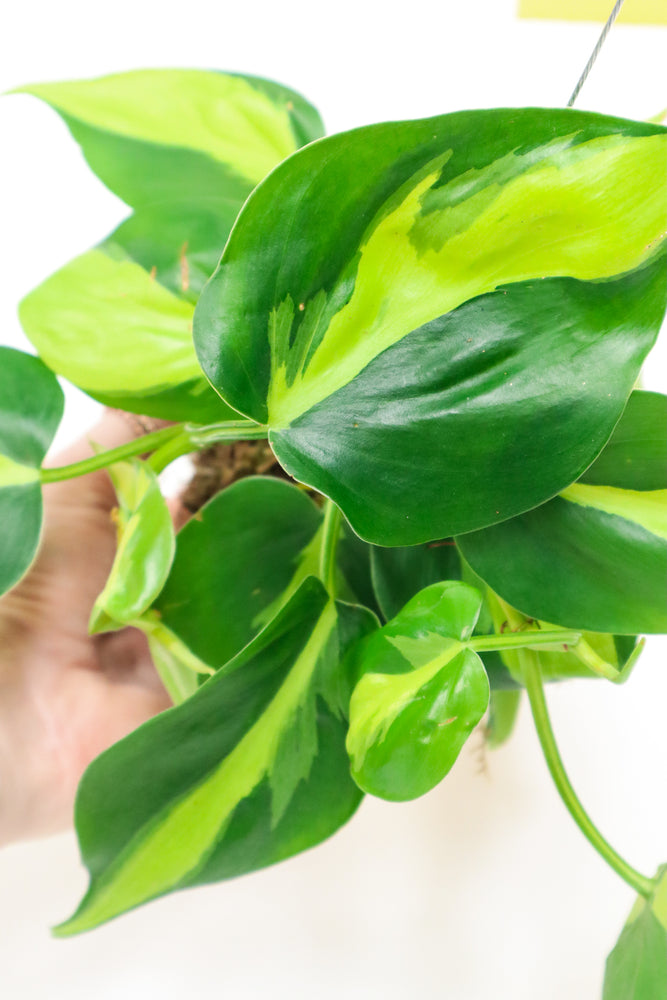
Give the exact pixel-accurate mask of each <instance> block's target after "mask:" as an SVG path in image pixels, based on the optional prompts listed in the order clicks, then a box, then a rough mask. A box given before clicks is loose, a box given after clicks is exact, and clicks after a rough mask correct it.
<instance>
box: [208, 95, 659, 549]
mask: <svg viewBox="0 0 667 1000" xmlns="http://www.w3.org/2000/svg"><path fill="white" fill-rule="evenodd" d="M666 168H667V133H666V132H665V130H664V129H662V128H660V127H659V126H654V125H648V124H641V123H633V122H627V121H622V120H619V119H611V118H605V117H602V116H599V115H593V114H587V113H582V112H576V111H571V110H539V109H537V110H535V109H528V110H511V111H474V112H462V113H458V114H453V115H445V116H442V117H440V118H434V119H429V120H425V121H416V122H403V123H392V124H387V125H377V126H370V127H368V128H362V129H358V130H356V131H354V132H350V133H345V134H342V135H337V136H333V137H330V138H327V139H324V140H322V141H321V142H319V143H316V144H313V145H311V146H309V147H307V148H306V149H304V150H301V151H300V152H299V153H298V154H296V155H295V156H293V157H291V158H290V159H289V160H288V161H287V162H285V163H284V164H282V165H281V166H280V167H278V168H277V169H276V170H275V171H274V172H273V173H272V174H271V176H270V177H269V178H267V180H266V181H265V182H264V183H263V184H262V185H260V186H259V187H258V188H257V190H256V191H255V192H254V193H253V195H252V196H251V198H250V199H249V200H248V202H247V203H246V205H245V206H244V209H243V212H242V214H241V216H240V217H239V220H238V222H237V225H236V226H235V228H234V231H233V233H232V235H231V237H230V240H229V242H228V244H227V246H226V249H225V252H224V254H223V257H222V259H221V263H220V266H219V268H218V270H217V271H216V272H215V274H214V276H213V279H212V281H211V282H210V283H209V285H207V287H206V289H205V291H204V293H203V295H202V298H201V299H200V302H199V303H198V306H197V309H196V313H195V344H196V348H197V353H198V355H199V358H200V361H201V364H202V367H203V369H204V371H205V372H206V374H207V375H208V376H209V378H210V379H211V381H212V383H213V384H214V385H215V387H216V388H217V389H218V391H219V392H220V393H221V395H222V396H223V397H224V398H225V399H226V400H227V401H228V402H229V403H230V404H231V405H232V406H234V407H235V408H237V409H238V410H239V411H241V412H243V413H245V414H247V415H248V416H250V417H253V418H254V419H256V420H258V421H260V422H265V421H266V422H268V424H269V426H270V428H271V432H270V440H271V443H272V445H273V448H274V450H275V452H276V455H277V456H278V458H279V460H280V461H281V463H282V464H283V466H284V467H285V468H286V469H287V471H288V472H290V473H291V474H292V475H294V476H295V477H296V478H297V479H299V480H301V481H302V482H305V483H308V484H309V485H312V486H314V487H315V488H316V489H318V490H320V491H321V492H323V493H325V494H326V495H328V496H330V497H332V498H333V499H334V500H335V502H336V503H337V504H338V505H339V506H340V507H341V509H342V510H343V512H344V513H345V515H346V517H347V518H348V520H349V521H350V523H351V525H352V527H353V528H354V529H355V531H357V533H358V534H360V535H361V536H362V537H363V538H365V539H367V540H369V541H374V542H378V543H380V544H384V545H405V544H413V543H418V542H423V541H428V540H432V539H434V538H443V537H446V536H448V535H450V534H453V533H459V532H463V531H469V530H473V529H474V528H478V527H482V526H484V525H487V524H491V523H495V522H498V521H502V520H504V519H506V518H508V517H510V516H512V514H514V513H519V512H520V511H522V510H526V509H528V508H531V507H533V506H535V505H536V504H538V503H541V502H542V501H545V500H547V499H548V498H550V497H552V496H553V495H554V494H555V493H557V492H558V490H560V489H562V488H563V487H564V486H567V485H568V484H569V483H571V482H573V481H574V480H575V479H576V478H577V477H578V476H580V475H581V473H582V472H583V471H584V469H585V468H586V467H587V466H588V465H589V464H590V463H591V461H592V460H593V459H594V458H595V456H596V455H597V454H598V452H599V451H600V450H601V448H602V446H603V445H604V443H605V441H606V440H607V438H608V437H609V435H610V433H611V431H612V429H613V427H614V424H615V422H616V420H617V419H618V416H619V415H620V412H621V411H622V409H623V406H624V405H625V402H626V400H627V397H628V395H629V393H630V390H631V388H632V385H633V382H634V380H635V378H636V375H637V373H638V370H639V366H640V364H641V362H642V360H643V358H644V357H645V355H646V353H647V352H648V350H649V348H650V347H651V345H652V343H653V341H654V339H655V336H656V334H657V331H658V329H659V326H660V323H661V320H662V316H663V313H664V307H665V294H666V286H667V268H666V267H665V259H664V254H665V247H664V234H665V231H666V223H667V192H666V189H665V185H664V183H663V178H664V175H665V169H666ZM286 248H289V252H287V251H286ZM545 455H548V456H549V461H548V462H545V461H544V456H545Z"/></svg>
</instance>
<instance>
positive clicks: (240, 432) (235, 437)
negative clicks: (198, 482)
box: [185, 420, 269, 450]
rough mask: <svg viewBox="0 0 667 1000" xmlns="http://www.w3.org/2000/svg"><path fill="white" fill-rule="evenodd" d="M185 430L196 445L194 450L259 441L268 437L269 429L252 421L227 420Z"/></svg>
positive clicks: (190, 426) (187, 425)
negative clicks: (230, 443) (238, 442)
mask: <svg viewBox="0 0 667 1000" xmlns="http://www.w3.org/2000/svg"><path fill="white" fill-rule="evenodd" d="M185 430H186V431H187V433H188V434H189V436H190V441H191V443H192V444H193V445H194V448H193V450H196V449H199V448H208V447H209V446H210V445H212V444H218V443H219V442H223V441H257V440H261V439H262V438H266V437H268V433H269V429H268V427H266V426H265V425H264V424H256V423H255V422H254V421H252V420H225V421H223V422H221V423H218V424H206V426H203V427H198V426H197V425H195V424H186V425H185Z"/></svg>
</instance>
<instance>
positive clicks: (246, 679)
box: [57, 578, 367, 935]
mask: <svg viewBox="0 0 667 1000" xmlns="http://www.w3.org/2000/svg"><path fill="white" fill-rule="evenodd" d="M339 615H340V617H339ZM343 619H344V621H343V624H342V625H340V622H341V620H343ZM366 627H367V626H366V622H365V618H364V616H363V614H362V613H361V612H359V611H354V609H351V608H349V607H343V608H341V609H340V612H339V611H337V608H336V606H335V605H334V604H333V603H332V602H331V601H329V599H328V597H327V594H326V592H325V591H324V588H323V587H322V585H321V584H320V583H319V582H318V581H317V580H315V579H313V578H310V579H309V580H307V581H305V582H304V584H303V585H302V586H301V587H300V589H299V590H298V591H297V593H296V594H294V595H293V597H292V598H291V599H290V600H289V602H288V603H287V604H286V605H285V606H284V607H283V608H282V610H281V611H280V612H279V614H278V615H277V617H276V618H275V619H274V620H273V621H272V622H271V623H270V624H269V625H268V626H267V627H266V628H265V629H264V630H263V631H262V632H261V633H260V634H259V635H258V636H257V637H256V639H254V640H253V642H251V643H250V644H249V645H248V646H246V647H245V648H244V649H243V650H242V652H241V653H239V655H238V656H237V657H235V659H233V660H232V661H231V662H230V663H228V664H227V665H226V666H225V667H224V668H223V669H221V670H220V671H218V673H217V674H216V675H215V676H214V677H212V678H211V680H210V681H208V682H207V683H206V684H204V685H203V686H202V687H201V688H200V689H199V690H198V691H197V693H196V694H194V695H193V696H192V697H191V698H189V699H188V700H187V701H186V702H184V703H183V704H182V705H180V706H178V707H176V708H173V709H170V710H169V711H167V712H164V713H163V714H162V715H160V716H158V717H157V718H155V719H152V720H151V721H149V722H148V723H146V724H145V725H143V726H142V727H141V728H140V729H138V730H136V731H135V732H134V733H132V734H131V735H130V736H128V737H126V738H125V739H124V740H121V742H120V743H117V744H116V745H115V746H114V747H112V748H111V749H110V750H108V751H106V752H105V753H104V754H102V756H101V757H99V758H98V759H97V760H96V761H94V762H93V764H92V765H91V766H90V767H89V769H88V771H87V772H86V774H85V775H84V778H83V780H82V782H81V785H80V788H79V794H78V798H77V806H76V822H77V829H78V833H79V839H80V843H81V850H82V853H83V857H84V860H85V862H86V865H87V866H88V868H89V870H90V875H91V884H90V888H89V890H88V893H87V894H86V896H85V898H84V900H83V901H82V903H81V905H80V907H79V909H78V911H77V913H76V914H75V915H74V916H73V917H72V918H71V919H70V920H69V921H67V923H65V924H63V925H61V926H60V927H59V928H58V929H57V933H58V934H61V935H62V934H73V933H77V932H79V931H83V930H87V929H89V928H91V927H93V926H96V925H97V924H99V923H102V922H103V921H105V920H109V919H110V918H112V917H114V916H116V915H118V914H119V913H121V912H123V911H125V910H127V909H130V908H131V907H134V906H137V905H139V904H140V903H143V902H146V901H147V900H148V899H152V898H154V897H155V896H158V895H161V894H163V893H165V892H168V891H170V890H172V889H175V888H183V887H185V886H188V885H195V884H200V883H203V882H211V881H216V880H219V879H223V878H229V877H232V876H234V875H239V874H242V873H244V872H247V871H252V870H253V869H256V868H261V867H263V866H265V865H268V864H271V863H273V862H275V861H280V860H282V859H283V858H285V857H288V856H289V855H291V854H294V853H296V852H298V851H301V850H304V849H305V848H307V847H310V846H312V845H313V844H316V843H318V842H319V841H321V840H322V839H324V838H325V837H327V836H329V835H330V834H331V833H333V832H334V830H336V829H337V828H338V827H339V826H340V825H341V824H342V823H344V822H345V821H346V820H347V819H348V818H349V816H350V815H351V814H352V813H353V812H354V810H355V808H356V806H357V804H358V802H359V799H360V797H361V796H360V792H359V790H358V788H357V787H356V785H355V784H354V782H353V781H352V779H351V778H350V774H349V763H348V760H347V755H346V753H345V723H344V720H343V718H342V716H341V711H343V710H344V708H345V707H346V706H344V705H342V704H341V701H340V690H339V687H338V684H337V680H336V673H337V666H338V663H339V661H340V658H341V655H342V654H343V652H344V649H343V648H342V644H341V642H340V636H341V635H342V636H344V640H345V642H351V641H353V640H354V639H355V638H357V637H358V636H359V635H360V634H361V633H363V631H364V629H365V628H366Z"/></svg>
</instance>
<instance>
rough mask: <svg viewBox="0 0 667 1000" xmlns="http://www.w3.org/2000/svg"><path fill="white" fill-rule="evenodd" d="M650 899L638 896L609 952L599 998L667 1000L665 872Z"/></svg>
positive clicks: (666, 878)
mask: <svg viewBox="0 0 667 1000" xmlns="http://www.w3.org/2000/svg"><path fill="white" fill-rule="evenodd" d="M658 877H659V882H658V885H657V888H656V890H655V892H654V894H653V897H652V898H651V899H650V900H647V899H644V897H642V896H639V897H638V899H637V902H636V904H635V906H634V907H633V910H632V912H631V914H630V916H629V918H628V922H627V923H626V925H625V927H624V928H623V931H622V932H621V936H620V938H619V939H618V941H617V943H616V946H615V947H614V949H613V951H612V952H611V953H610V955H609V957H608V959H607V964H606V969H605V977H604V988H603V994H602V1000H667V909H666V908H665V898H666V895H667V875H666V874H665V871H664V869H661V871H660V872H658Z"/></svg>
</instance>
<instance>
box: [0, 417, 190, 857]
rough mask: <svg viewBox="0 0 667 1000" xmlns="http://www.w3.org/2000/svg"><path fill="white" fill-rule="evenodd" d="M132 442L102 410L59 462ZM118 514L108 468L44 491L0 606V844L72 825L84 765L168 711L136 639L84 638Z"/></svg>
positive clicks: (123, 424)
mask: <svg viewBox="0 0 667 1000" xmlns="http://www.w3.org/2000/svg"><path fill="white" fill-rule="evenodd" d="M133 436H134V435H133V434H132V430H131V426H130V423H129V422H128V421H127V420H126V419H125V417H124V416H123V415H122V414H120V413H118V412H115V411H107V412H106V413H105V415H104V417H103V418H102V420H101V421H100V422H99V423H98V424H97V425H96V426H95V427H94V428H92V430H91V431H90V433H89V435H87V438H86V439H84V440H82V441H79V442H78V443H77V444H75V445H73V446H72V447H70V448H69V449H68V450H67V451H66V452H64V453H63V454H61V455H59V456H58V458H57V461H56V462H54V463H53V464H68V463H70V462H76V461H79V460H80V459H83V458H86V457H88V456H89V455H91V454H92V453H93V449H92V447H91V444H90V442H91V441H93V442H95V444H97V445H101V446H103V447H104V448H105V449H106V448H113V447H116V446H118V445H120V444H123V443H125V442H126V441H128V440H131V439H132V437H133ZM115 505H116V499H115V494H114V491H113V488H112V485H111V481H110V479H109V477H108V475H107V473H106V472H104V471H101V472H95V473H90V474H88V475H86V476H82V477H80V478H77V479H70V480H67V481H65V482H61V483H53V484H50V485H47V486H45V487H44V530H43V535H42V540H41V545H40V549H39V553H38V555H37V558H36V560H35V562H34V564H33V566H32V567H31V568H30V570H29V572H28V574H27V575H26V576H25V578H24V579H23V580H22V581H21V582H20V583H19V584H18V586H16V587H15V588H14V589H13V590H11V591H10V592H9V593H8V594H6V595H5V596H4V597H3V598H2V599H1V600H0V844H3V843H8V842H10V841H13V840H18V839H23V838H31V837H38V836H43V835H46V834H49V833H53V832H55V831H57V830H60V829H64V828H66V827H67V826H70V825H71V823H72V810H73V804H74V796H75V793H76V787H77V784H78V782H79V779H80V777H81V775H82V773H83V771H84V769H85V768H86V766H87V765H88V764H89V762H90V761H91V760H92V759H93V758H94V757H96V756H97V755H98V754H99V753H101V751H102V750H104V749H106V747H108V746H110V745H111V744H112V743H114V742H115V741H116V740H118V739H120V738H121V737H122V736H125V735H126V734H127V733H128V732H130V731H131V730H132V729H135V728H136V727H137V726H138V725H140V724H141V723H142V722H144V721H145V720H146V719H148V718H150V717H151V716H152V715H155V714H156V713H157V712H160V711H162V710H163V709H165V708H168V707H169V705H170V704H171V702H170V700H169V697H168V695H167V693H166V692H165V690H164V688H163V686H162V683H161V681H160V680H159V678H158V675H157V673H156V671H155V668H154V667H153V664H152V661H151V658H150V655H149V652H148V646H147V643H146V640H145V637H144V636H143V635H142V633H141V632H139V631H138V630H136V629H132V628H125V629H122V630H120V631H118V632H111V633H107V634H105V635H96V636H89V635H88V618H89V615H90V611H91V609H92V606H93V603H94V601H95V598H96V597H97V595H98V594H99V593H100V591H101V590H102V588H103V586H104V583H105V581H106V578H107V576H108V573H109V570H110V568H111V564H112V561H113V557H114V552H115V528H114V526H113V523H112V520H111V511H112V509H113V508H114V507H115Z"/></svg>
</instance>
